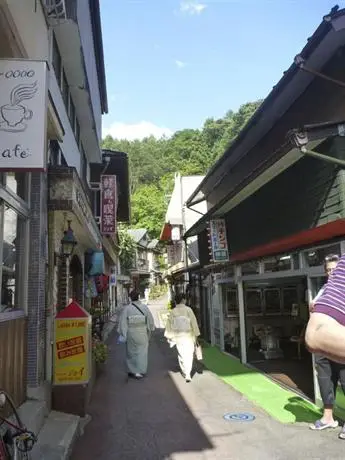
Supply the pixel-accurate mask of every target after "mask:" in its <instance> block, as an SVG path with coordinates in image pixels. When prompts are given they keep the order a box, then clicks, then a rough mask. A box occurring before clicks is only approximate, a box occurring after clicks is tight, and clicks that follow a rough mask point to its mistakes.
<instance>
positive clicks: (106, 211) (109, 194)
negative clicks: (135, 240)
mask: <svg viewBox="0 0 345 460" xmlns="http://www.w3.org/2000/svg"><path fill="white" fill-rule="evenodd" d="M116 192H117V190H116V176H109V175H106V176H101V233H102V234H103V235H111V234H114V233H116V211H117V193H116Z"/></svg>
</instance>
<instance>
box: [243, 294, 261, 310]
mask: <svg viewBox="0 0 345 460" xmlns="http://www.w3.org/2000/svg"><path fill="white" fill-rule="evenodd" d="M245 301H246V308H247V313H252V314H253V313H259V314H260V313H262V299H261V290H260V289H246V291H245Z"/></svg>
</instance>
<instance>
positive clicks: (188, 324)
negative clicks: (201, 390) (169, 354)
mask: <svg viewBox="0 0 345 460" xmlns="http://www.w3.org/2000/svg"><path fill="white" fill-rule="evenodd" d="M164 335H165V337H166V338H167V339H168V341H169V342H170V343H171V344H172V345H174V344H176V348H177V353H178V361H179V365H180V368H181V372H182V374H183V375H184V377H185V378H186V379H187V380H190V376H191V372H192V367H193V359H194V352H195V344H196V338H197V337H198V336H199V335H200V330H199V326H198V323H197V320H196V318H195V315H194V313H193V310H192V309H191V308H190V307H187V306H186V305H184V304H178V305H176V307H175V308H174V309H173V310H172V311H171V312H170V314H169V317H168V320H167V324H166V328H165V333H164Z"/></svg>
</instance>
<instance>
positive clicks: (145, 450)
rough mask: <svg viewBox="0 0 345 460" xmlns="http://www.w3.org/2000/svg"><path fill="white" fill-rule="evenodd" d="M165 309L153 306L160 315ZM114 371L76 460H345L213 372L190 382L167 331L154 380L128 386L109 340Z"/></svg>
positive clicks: (102, 383) (119, 352)
mask: <svg viewBox="0 0 345 460" xmlns="http://www.w3.org/2000/svg"><path fill="white" fill-rule="evenodd" d="M162 308H164V306H163V305H160V304H159V303H156V304H155V305H152V306H151V309H152V311H153V313H154V314H155V315H156V320H157V324H158V315H157V311H158V310H160V309H162ZM110 346H111V355H110V358H109V361H108V364H107V369H106V371H105V373H104V375H102V376H101V377H100V378H99V379H98V381H97V383H96V386H95V389H94V392H93V398H92V402H91V407H90V414H91V416H92V421H91V422H90V423H89V424H88V425H87V427H86V429H85V433H84V435H83V436H82V437H81V438H80V439H79V440H78V441H77V444H76V447H75V450H74V453H73V455H72V460H86V459H96V458H97V459H100V460H114V459H119V460H120V459H121V460H136V459H141V460H144V459H145V460H163V459H171V460H189V459H200V460H201V459H205V460H206V459H215V458H216V459H222V460H230V459H233V460H242V459H243V460H245V459H250V458H253V459H255V460H261V459H262V460H271V459H272V460H273V459H274V460H288V459H314V460H316V459H320V460H321V459H322V460H325V459H332V460H336V459H339V460H340V459H343V458H344V450H345V443H344V441H340V440H338V439H337V433H338V430H336V431H333V432H331V433H329V432H328V433H325V432H322V433H320V432H312V431H310V430H309V429H308V426H307V425H305V424H298V425H297V424H296V425H281V424H280V423H278V422H276V421H275V420H273V419H271V418H270V417H269V416H267V415H266V413H264V412H263V411H262V410H261V409H259V408H257V407H255V406H254V405H253V404H252V403H250V402H248V401H247V400H246V399H244V398H243V397H242V396H241V395H240V394H239V393H237V392H236V391H234V390H232V389H231V388H230V387H229V386H227V385H226V384H224V383H223V382H222V381H220V380H219V379H218V378H217V377H216V376H214V375H213V374H212V373H210V372H208V371H204V372H203V374H195V376H194V379H193V381H192V383H190V384H186V383H185V382H184V380H183V379H182V377H181V376H180V374H179V372H178V368H177V360H176V356H175V350H174V349H173V350H171V349H169V348H168V347H167V345H166V343H165V341H164V339H163V338H162V330H157V332H156V333H155V335H154V337H153V340H152V344H151V348H150V365H149V375H148V376H147V378H146V379H145V380H142V381H132V380H130V381H128V382H127V378H126V372H125V367H124V347H123V346H121V345H117V344H116V336H115V335H114V334H113V335H112V337H111V338H110ZM228 412H234V413H236V412H237V413H238V412H249V413H251V414H253V415H254V416H255V417H256V418H255V420H254V421H253V422H229V421H225V420H224V419H223V415H224V414H225V413H228Z"/></svg>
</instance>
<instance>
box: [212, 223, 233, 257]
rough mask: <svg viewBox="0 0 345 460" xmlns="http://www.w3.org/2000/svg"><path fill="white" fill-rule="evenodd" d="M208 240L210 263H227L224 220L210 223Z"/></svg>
mask: <svg viewBox="0 0 345 460" xmlns="http://www.w3.org/2000/svg"><path fill="white" fill-rule="evenodd" d="M209 240H210V250H211V260H212V262H228V261H229V250H228V241H227V237H226V226H225V220H224V219H215V220H211V221H210V225H209Z"/></svg>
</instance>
